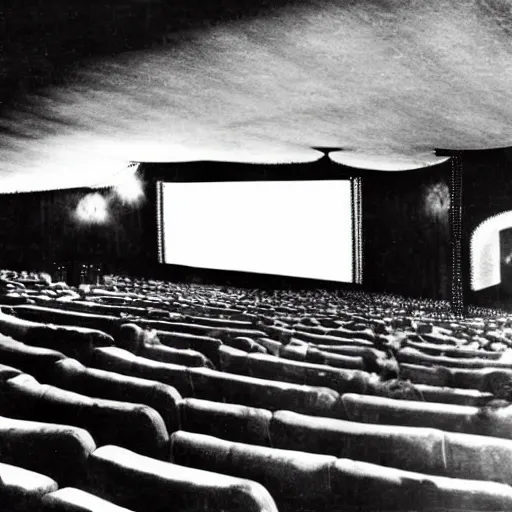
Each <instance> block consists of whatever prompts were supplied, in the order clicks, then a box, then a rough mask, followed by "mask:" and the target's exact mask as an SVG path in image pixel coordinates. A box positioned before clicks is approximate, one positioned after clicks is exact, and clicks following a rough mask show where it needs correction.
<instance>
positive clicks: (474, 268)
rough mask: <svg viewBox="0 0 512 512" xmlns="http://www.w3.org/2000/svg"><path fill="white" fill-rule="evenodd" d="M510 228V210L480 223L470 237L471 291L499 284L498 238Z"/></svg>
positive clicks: (511, 215)
mask: <svg viewBox="0 0 512 512" xmlns="http://www.w3.org/2000/svg"><path fill="white" fill-rule="evenodd" d="M510 227H512V210H509V211H506V212H502V213H499V214H497V215H494V216H492V217H489V218H488V219H486V220H484V221H483V222H482V223H480V224H479V225H478V226H477V227H476V228H475V230H474V231H473V234H472V235H471V245H470V255H471V289H472V290H473V291H478V290H483V289H484V288H489V287H491V286H496V285H498V284H500V283H501V260H500V236H499V233H500V231H501V230H503V229H507V228H510Z"/></svg>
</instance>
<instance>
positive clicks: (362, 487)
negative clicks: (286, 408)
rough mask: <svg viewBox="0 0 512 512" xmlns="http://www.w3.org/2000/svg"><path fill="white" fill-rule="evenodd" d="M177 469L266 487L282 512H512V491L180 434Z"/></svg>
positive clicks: (175, 440)
mask: <svg viewBox="0 0 512 512" xmlns="http://www.w3.org/2000/svg"><path fill="white" fill-rule="evenodd" d="M171 450H172V451H171V456H172V460H173V461H175V462H176V463H180V464H185V465H188V466H191V467H199V468H201V469H205V470H209V471H215V472H220V473H225V474H231V475H233V474H236V475H239V476H241V477H243V478H248V479H252V480H255V481H257V482H260V483H262V484H263V485H265V486H266V487H267V488H268V489H269V491H270V492H271V493H273V495H274V496H275V498H276V500H277V503H278V505H279V506H280V509H281V510H296V509H297V508H298V507H300V505H301V504H302V505H303V506H304V508H305V509H307V510H312V509H313V510H354V509H355V510H367V511H375V510H436V511H438V510H446V509H449V510H452V511H461V512H462V511H467V510H482V511H483V510H488V511H497V510H507V509H509V508H510V507H511V506H512V487H510V486H508V485H504V484H499V483H495V482H482V481H477V480H462V479H456V478H447V477H442V476H431V475H426V474H423V473H415V472H410V471H403V470H400V469H395V468H389V467H383V466H379V465H376V464H370V463H366V462H358V461H354V460H350V459H336V458H335V457H330V456H325V455H317V454H310V453H304V452H299V451H291V450H280V449H275V448H267V447H261V446H253V445H248V444H243V443H232V442H228V441H223V440H220V439H216V438H213V437H210V436H203V435H200V434H190V433H187V432H176V433H174V434H173V435H172V436H171Z"/></svg>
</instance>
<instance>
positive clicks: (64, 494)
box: [40, 487, 130, 512]
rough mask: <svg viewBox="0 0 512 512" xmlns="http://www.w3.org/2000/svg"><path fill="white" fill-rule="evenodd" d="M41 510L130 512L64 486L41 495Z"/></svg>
mask: <svg viewBox="0 0 512 512" xmlns="http://www.w3.org/2000/svg"><path fill="white" fill-rule="evenodd" d="M40 510H41V512H130V511H129V510H128V509H127V508H123V507H118V506H117V505H114V504H113V503H111V502H109V501H107V500H104V499H102V498H98V497H97V496H94V495H93V494H90V493H88V492H85V491H81V490H80V489H75V488H73V487H65V488H64V489H59V490H58V491H55V492H52V493H49V494H47V495H46V496H43V498H42V499H41V508H40Z"/></svg>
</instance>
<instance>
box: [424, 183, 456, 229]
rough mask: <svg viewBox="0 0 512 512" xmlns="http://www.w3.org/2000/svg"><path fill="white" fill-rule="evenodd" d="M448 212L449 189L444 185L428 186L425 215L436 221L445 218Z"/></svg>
mask: <svg viewBox="0 0 512 512" xmlns="http://www.w3.org/2000/svg"><path fill="white" fill-rule="evenodd" d="M449 210H450V189H449V187H448V185H447V184H446V183H435V184H432V185H430V186H429V187H428V188H427V190H426V194H425V213H426V214H427V215H428V216H429V217H431V218H433V219H437V220H442V219H444V218H446V215H447V213H448V211H449Z"/></svg>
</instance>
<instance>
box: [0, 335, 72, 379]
mask: <svg viewBox="0 0 512 512" xmlns="http://www.w3.org/2000/svg"><path fill="white" fill-rule="evenodd" d="M65 357H66V356H65V355H64V354H63V353H62V352H58V351H56V350H51V349H48V348H40V347H33V346H31V345H25V343H21V342H20V341H15V340H13V339H12V338H9V337H6V336H2V335H0V361H1V362H2V363H3V364H5V365H9V366H11V367H13V368H15V369H17V370H21V372H25V373H30V374H31V375H33V376H34V377H36V378H37V379H39V380H41V381H43V382H47V381H48V379H49V378H50V375H51V373H52V371H53V365H54V363H55V362H56V361H59V360H61V359H64V358H65ZM4 368H5V367H4ZM2 373H3V375H4V376H7V375H8V374H9V371H8V370H4V372H2ZM11 373H12V372H11ZM13 376H14V375H13ZM2 380H6V379H5V378H3V379H2Z"/></svg>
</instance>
